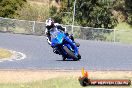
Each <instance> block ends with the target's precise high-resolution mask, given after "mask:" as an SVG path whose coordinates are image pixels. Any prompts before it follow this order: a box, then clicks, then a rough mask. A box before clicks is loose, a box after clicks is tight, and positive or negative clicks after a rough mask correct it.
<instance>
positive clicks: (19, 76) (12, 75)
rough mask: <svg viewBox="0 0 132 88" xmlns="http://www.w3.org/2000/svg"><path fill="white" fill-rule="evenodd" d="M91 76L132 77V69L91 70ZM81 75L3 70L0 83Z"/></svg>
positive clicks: (51, 71) (49, 71)
mask: <svg viewBox="0 0 132 88" xmlns="http://www.w3.org/2000/svg"><path fill="white" fill-rule="evenodd" d="M88 74H89V77H90V78H101V79H108V78H120V79H121V78H131V77H132V71H89V72H88ZM69 76H70V77H79V76H81V70H80V71H73V70H72V71H69V70H68V71H67V70H61V71H60V70H1V71H0V83H8V82H10V83H14V82H32V81H37V80H48V79H51V78H57V77H69Z"/></svg>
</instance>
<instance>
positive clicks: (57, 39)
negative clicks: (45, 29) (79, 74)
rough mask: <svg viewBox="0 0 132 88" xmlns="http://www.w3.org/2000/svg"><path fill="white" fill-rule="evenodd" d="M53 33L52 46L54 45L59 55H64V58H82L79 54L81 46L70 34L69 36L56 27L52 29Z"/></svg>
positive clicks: (75, 59)
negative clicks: (78, 45)
mask: <svg viewBox="0 0 132 88" xmlns="http://www.w3.org/2000/svg"><path fill="white" fill-rule="evenodd" d="M50 34H51V46H52V47H54V48H55V49H56V50H57V52H58V54H59V55H62V57H63V60H74V61H77V60H79V59H81V55H80V54H79V51H78V49H79V47H77V45H76V43H74V42H73V41H72V40H71V39H70V38H69V36H67V35H66V34H65V33H64V32H62V31H61V30H59V29H57V28H54V29H52V30H51V31H50Z"/></svg>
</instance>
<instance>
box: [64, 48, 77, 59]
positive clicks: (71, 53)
mask: <svg viewBox="0 0 132 88" xmlns="http://www.w3.org/2000/svg"><path fill="white" fill-rule="evenodd" d="M63 49H64V50H65V52H66V53H67V55H69V56H70V57H71V58H73V60H74V61H77V60H78V57H77V56H75V55H74V53H73V52H72V51H70V50H69V49H68V48H67V47H66V46H64V47H63Z"/></svg>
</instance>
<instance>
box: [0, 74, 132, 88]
mask: <svg viewBox="0 0 132 88" xmlns="http://www.w3.org/2000/svg"><path fill="white" fill-rule="evenodd" d="M130 79H131V80H132V78H130ZM88 87H89V86H88ZM88 87H87V88H88ZM95 87H96V88H132V86H118V87H117V86H90V88H95ZM0 88H83V87H82V86H81V85H80V84H79V81H78V78H77V77H66V78H53V79H48V80H41V81H34V82H29V83H1V84H0Z"/></svg>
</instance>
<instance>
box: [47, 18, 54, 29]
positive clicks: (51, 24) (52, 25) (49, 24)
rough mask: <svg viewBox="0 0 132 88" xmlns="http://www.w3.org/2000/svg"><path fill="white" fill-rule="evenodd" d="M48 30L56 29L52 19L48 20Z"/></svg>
mask: <svg viewBox="0 0 132 88" xmlns="http://www.w3.org/2000/svg"><path fill="white" fill-rule="evenodd" d="M45 24H46V28H47V29H48V30H50V29H51V28H53V27H54V20H53V19H51V18H49V19H48V20H46V23H45Z"/></svg>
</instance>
